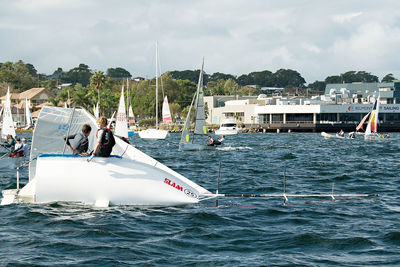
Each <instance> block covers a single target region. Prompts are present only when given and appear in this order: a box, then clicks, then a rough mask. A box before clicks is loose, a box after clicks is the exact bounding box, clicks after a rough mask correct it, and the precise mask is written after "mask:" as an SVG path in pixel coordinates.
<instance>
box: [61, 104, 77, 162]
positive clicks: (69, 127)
mask: <svg viewBox="0 0 400 267" xmlns="http://www.w3.org/2000/svg"><path fill="white" fill-rule="evenodd" d="M74 113H75V107H74V109H73V110H72V114H71V117H70V119H69V123H68V132H67V136H66V138H65V143H64V148H63V153H62V154H63V155H64V153H65V148H66V146H67V142H68V136H69V132H70V131H71V124H72V119H73V117H74Z"/></svg>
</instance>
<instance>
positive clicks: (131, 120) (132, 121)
mask: <svg viewBox="0 0 400 267" xmlns="http://www.w3.org/2000/svg"><path fill="white" fill-rule="evenodd" d="M126 104H127V105H128V136H133V127H134V126H135V115H134V114H133V110H132V104H131V96H130V91H129V78H126Z"/></svg>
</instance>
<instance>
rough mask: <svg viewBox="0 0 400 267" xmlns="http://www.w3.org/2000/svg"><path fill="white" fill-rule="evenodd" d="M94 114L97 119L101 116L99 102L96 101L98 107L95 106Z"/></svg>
mask: <svg viewBox="0 0 400 267" xmlns="http://www.w3.org/2000/svg"><path fill="white" fill-rule="evenodd" d="M93 115H94V117H95V118H96V119H98V118H100V109H99V102H97V103H96V107H93Z"/></svg>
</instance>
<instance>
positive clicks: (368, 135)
mask: <svg viewBox="0 0 400 267" xmlns="http://www.w3.org/2000/svg"><path fill="white" fill-rule="evenodd" d="M379 100H380V95H379V96H378V98H377V99H376V100H375V103H374V106H373V108H372V110H371V114H370V116H369V120H368V125H367V129H365V135H364V139H365V140H368V141H371V140H376V139H378V138H379V135H378V120H379Z"/></svg>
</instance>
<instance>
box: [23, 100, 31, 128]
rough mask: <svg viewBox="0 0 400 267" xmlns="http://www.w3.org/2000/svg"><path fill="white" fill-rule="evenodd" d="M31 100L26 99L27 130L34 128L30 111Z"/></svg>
mask: <svg viewBox="0 0 400 267" xmlns="http://www.w3.org/2000/svg"><path fill="white" fill-rule="evenodd" d="M29 106H30V103H29V100H28V99H27V98H25V118H26V126H25V128H26V129H28V128H29V127H31V126H33V119H32V114H31V111H30V110H29Z"/></svg>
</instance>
